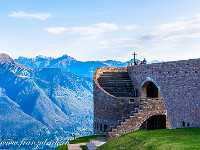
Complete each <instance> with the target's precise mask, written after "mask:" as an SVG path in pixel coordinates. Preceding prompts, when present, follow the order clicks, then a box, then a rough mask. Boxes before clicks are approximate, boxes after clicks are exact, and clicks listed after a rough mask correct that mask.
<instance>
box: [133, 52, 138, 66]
mask: <svg viewBox="0 0 200 150" xmlns="http://www.w3.org/2000/svg"><path fill="white" fill-rule="evenodd" d="M132 55H134V65H135V64H136V61H135V56H136V55H137V54H136V53H135V52H134V53H133V54H132Z"/></svg>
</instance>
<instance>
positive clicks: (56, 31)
mask: <svg viewBox="0 0 200 150" xmlns="http://www.w3.org/2000/svg"><path fill="white" fill-rule="evenodd" d="M45 30H46V31H48V32H49V33H52V34H61V33H63V32H65V31H67V29H66V28H64V27H56V28H45Z"/></svg>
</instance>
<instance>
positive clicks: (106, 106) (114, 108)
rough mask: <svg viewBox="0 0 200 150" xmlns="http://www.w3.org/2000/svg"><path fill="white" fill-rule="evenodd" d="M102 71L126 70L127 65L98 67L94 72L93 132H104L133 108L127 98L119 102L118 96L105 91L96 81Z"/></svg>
mask: <svg viewBox="0 0 200 150" xmlns="http://www.w3.org/2000/svg"><path fill="white" fill-rule="evenodd" d="M103 72H127V67H100V68H98V69H97V70H96V71H95V72H94V77H93V85H94V86H93V93H94V95H93V99H94V133H95V134H105V133H106V129H109V127H110V126H112V125H113V124H114V123H117V121H118V120H120V119H121V118H122V116H125V115H126V114H127V113H129V112H130V111H131V109H133V108H132V107H131V105H129V101H128V98H126V99H124V100H125V101H124V103H123V105H122V104H120V103H119V99H120V98H119V97H115V96H113V95H111V94H109V93H108V92H106V91H105V90H104V89H103V88H102V87H101V86H100V84H99V83H98V78H99V77H100V75H101V74H103Z"/></svg>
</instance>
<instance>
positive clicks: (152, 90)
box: [147, 82, 158, 98]
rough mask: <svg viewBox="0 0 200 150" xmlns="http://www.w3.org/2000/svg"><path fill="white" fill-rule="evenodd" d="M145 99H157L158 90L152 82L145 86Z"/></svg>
mask: <svg viewBox="0 0 200 150" xmlns="http://www.w3.org/2000/svg"><path fill="white" fill-rule="evenodd" d="M147 97H152V98H157V97H158V88H157V87H156V85H155V84H154V83H153V82H150V83H149V84H148V85H147Z"/></svg>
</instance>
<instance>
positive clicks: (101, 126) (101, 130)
mask: <svg viewBox="0 0 200 150" xmlns="http://www.w3.org/2000/svg"><path fill="white" fill-rule="evenodd" d="M100 131H102V123H100Z"/></svg>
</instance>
